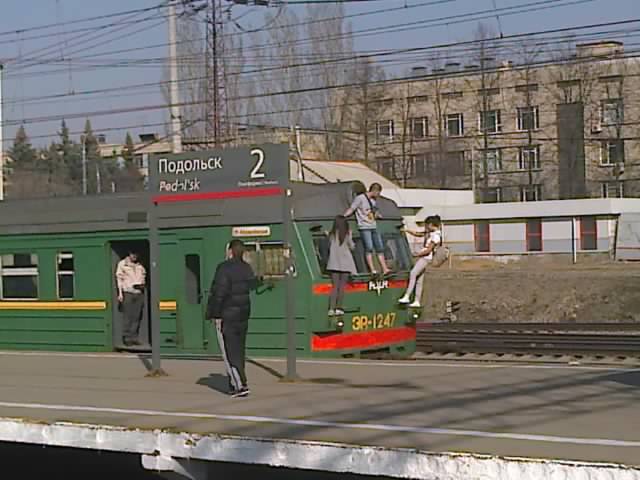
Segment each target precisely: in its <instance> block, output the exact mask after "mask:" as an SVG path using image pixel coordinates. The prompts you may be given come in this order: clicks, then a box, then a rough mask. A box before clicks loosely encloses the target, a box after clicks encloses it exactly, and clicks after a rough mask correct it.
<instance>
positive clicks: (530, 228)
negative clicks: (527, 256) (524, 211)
mask: <svg viewBox="0 0 640 480" xmlns="http://www.w3.org/2000/svg"><path fill="white" fill-rule="evenodd" d="M541 251H542V220H540V219H539V218H537V219H531V220H527V252H541Z"/></svg>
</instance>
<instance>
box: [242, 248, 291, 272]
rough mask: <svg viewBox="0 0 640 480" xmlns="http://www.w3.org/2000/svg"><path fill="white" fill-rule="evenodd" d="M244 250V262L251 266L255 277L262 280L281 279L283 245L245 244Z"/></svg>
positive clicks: (284, 269)
mask: <svg viewBox="0 0 640 480" xmlns="http://www.w3.org/2000/svg"><path fill="white" fill-rule="evenodd" d="M245 248H246V251H245V254H244V260H245V262H247V263H248V264H249V265H251V268H253V271H254V273H255V274H256V275H259V276H262V277H264V278H282V277H284V276H285V271H286V259H285V257H284V243H282V242H264V243H261V242H255V243H247V244H245Z"/></svg>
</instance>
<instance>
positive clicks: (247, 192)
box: [153, 187, 284, 203]
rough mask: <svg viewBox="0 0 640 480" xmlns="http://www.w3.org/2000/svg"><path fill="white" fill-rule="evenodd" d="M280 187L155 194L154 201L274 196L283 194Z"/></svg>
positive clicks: (175, 201)
mask: <svg viewBox="0 0 640 480" xmlns="http://www.w3.org/2000/svg"><path fill="white" fill-rule="evenodd" d="M283 194H284V190H283V189H282V188H279V187H277V188H244V189H239V190H227V191H226V192H202V193H181V194H176V195H156V196H155V197H153V201H154V203H178V202H193V201H197V200H226V199H229V198H256V197H276V196H278V195H283Z"/></svg>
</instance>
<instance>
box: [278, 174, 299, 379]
mask: <svg viewBox="0 0 640 480" xmlns="http://www.w3.org/2000/svg"><path fill="white" fill-rule="evenodd" d="M291 195H292V191H291V187H290V185H289V181H287V182H286V186H285V189H284V197H283V199H282V204H283V220H282V228H283V232H282V239H283V241H284V244H285V248H286V249H287V254H286V257H285V258H286V267H287V275H286V277H285V317H286V319H287V374H286V375H285V378H284V381H287V382H294V381H296V380H297V379H298V373H297V371H296V330H297V326H296V304H295V277H294V274H295V266H294V263H293V242H292V237H293V235H292V223H293V215H292V208H291V206H292V205H291Z"/></svg>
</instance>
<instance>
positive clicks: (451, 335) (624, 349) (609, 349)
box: [417, 323, 640, 358]
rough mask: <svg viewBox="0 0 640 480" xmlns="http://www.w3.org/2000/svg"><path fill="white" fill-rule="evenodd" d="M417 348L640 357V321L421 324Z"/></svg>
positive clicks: (442, 350)
mask: <svg viewBox="0 0 640 480" xmlns="http://www.w3.org/2000/svg"><path fill="white" fill-rule="evenodd" d="M417 349H418V351H420V352H423V353H458V354H461V353H464V354H467V353H495V354H508V353H517V354H534V355H540V354H542V355H590V356H598V355H607V356H620V357H638V358H640V323H553V324H552V323H475V324H474V323H419V324H418V332H417Z"/></svg>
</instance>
